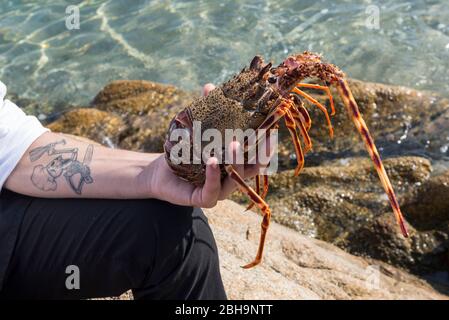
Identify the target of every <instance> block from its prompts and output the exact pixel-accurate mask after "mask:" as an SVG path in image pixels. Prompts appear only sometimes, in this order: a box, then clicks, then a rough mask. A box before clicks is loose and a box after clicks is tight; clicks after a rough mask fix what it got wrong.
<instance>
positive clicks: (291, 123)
mask: <svg viewBox="0 0 449 320" xmlns="http://www.w3.org/2000/svg"><path fill="white" fill-rule="evenodd" d="M284 119H285V125H286V126H287V129H288V131H289V132H290V135H291V136H292V140H293V144H294V146H295V152H296V161H297V162H298V165H297V166H296V169H295V177H296V176H298V175H299V173H300V172H301V170H302V168H303V167H304V153H303V152H302V148H301V143H300V142H299V135H298V132H297V131H296V124H295V120H294V119H293V116H292V114H291V113H290V111H287V113H286V115H285V118H284Z"/></svg>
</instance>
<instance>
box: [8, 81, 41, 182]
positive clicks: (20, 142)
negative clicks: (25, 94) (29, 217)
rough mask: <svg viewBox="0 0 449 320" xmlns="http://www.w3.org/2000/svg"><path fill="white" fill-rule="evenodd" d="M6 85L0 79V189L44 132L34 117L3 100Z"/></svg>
mask: <svg viewBox="0 0 449 320" xmlns="http://www.w3.org/2000/svg"><path fill="white" fill-rule="evenodd" d="M5 95H6V86H5V85H4V84H3V82H1V81H0V190H1V189H2V186H3V184H4V183H5V181H6V179H7V178H8V176H9V175H10V174H11V172H12V171H13V170H14V168H15V167H16V165H17V164H18V163H19V161H20V159H21V158H22V156H23V154H24V153H25V151H26V150H27V149H28V147H29V146H30V145H31V144H32V143H33V142H34V141H35V140H36V139H37V138H38V137H39V136H40V135H42V134H43V133H44V132H47V131H49V130H48V129H46V128H44V127H43V126H42V124H41V123H40V122H39V120H37V118H36V117H33V116H27V115H26V114H25V113H24V112H23V111H22V110H21V109H20V108H19V107H18V106H16V105H15V104H14V103H12V102H11V101H9V100H4V98H5Z"/></svg>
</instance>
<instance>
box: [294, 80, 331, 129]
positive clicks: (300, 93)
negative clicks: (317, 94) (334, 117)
mask: <svg viewBox="0 0 449 320" xmlns="http://www.w3.org/2000/svg"><path fill="white" fill-rule="evenodd" d="M292 91H293V92H295V93H297V94H299V95H300V96H303V97H304V98H306V99H307V100H308V101H310V102H311V103H312V104H314V105H316V106H317V107H318V108H319V109H321V111H323V113H324V115H325V117H326V121H327V124H328V126H329V134H330V136H331V138H333V136H334V128H333V127H332V123H331V119H330V117H329V113H328V112H327V109H326V107H325V106H323V105H322V104H321V103H319V102H318V100H316V99H315V98H313V97H312V96H311V95H309V94H308V93H305V92H304V91H302V90H299V89H298V88H293V90H292Z"/></svg>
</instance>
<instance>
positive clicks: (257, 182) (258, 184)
mask: <svg viewBox="0 0 449 320" xmlns="http://www.w3.org/2000/svg"><path fill="white" fill-rule="evenodd" d="M254 181H255V183H256V193H257V194H259V195H260V174H258V175H257V176H255V177H254ZM261 198H262V199H263V197H262V196H261ZM252 207H254V202H251V203H250V204H249V206H248V207H246V210H245V211H247V210H250V209H251V208H252Z"/></svg>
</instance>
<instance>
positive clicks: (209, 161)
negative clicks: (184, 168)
mask: <svg viewBox="0 0 449 320" xmlns="http://www.w3.org/2000/svg"><path fill="white" fill-rule="evenodd" d="M206 164H207V165H208V166H211V167H212V168H213V169H217V167H218V159H217V158H215V157H211V158H209V159H207V163H206Z"/></svg>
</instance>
